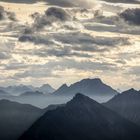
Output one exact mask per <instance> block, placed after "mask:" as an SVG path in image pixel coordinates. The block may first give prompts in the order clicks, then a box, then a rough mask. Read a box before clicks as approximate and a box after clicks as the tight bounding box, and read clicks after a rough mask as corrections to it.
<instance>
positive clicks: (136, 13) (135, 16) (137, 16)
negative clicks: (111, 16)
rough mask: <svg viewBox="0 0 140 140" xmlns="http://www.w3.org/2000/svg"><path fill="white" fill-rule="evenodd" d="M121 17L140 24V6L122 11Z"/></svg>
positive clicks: (131, 22)
mask: <svg viewBox="0 0 140 140" xmlns="http://www.w3.org/2000/svg"><path fill="white" fill-rule="evenodd" d="M120 17H121V18H123V19H124V20H125V21H127V22H128V23H130V24H134V25H140V8H136V9H126V10H125V11H123V12H122V13H120Z"/></svg>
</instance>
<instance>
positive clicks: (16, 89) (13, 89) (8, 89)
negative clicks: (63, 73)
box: [0, 84, 55, 95]
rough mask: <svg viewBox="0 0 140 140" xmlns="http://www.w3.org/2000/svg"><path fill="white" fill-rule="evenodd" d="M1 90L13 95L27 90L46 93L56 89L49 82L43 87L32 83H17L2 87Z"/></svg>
mask: <svg viewBox="0 0 140 140" xmlns="http://www.w3.org/2000/svg"><path fill="white" fill-rule="evenodd" d="M0 91H3V92H6V93H9V94H11V95H20V94H21V93H25V92H35V91H39V92H43V93H44V94H49V93H53V92H54V91H55V89H54V88H52V87H51V86H50V85H49V84H44V85H42V86H41V87H34V86H31V85H22V84H21V85H15V86H8V87H0Z"/></svg>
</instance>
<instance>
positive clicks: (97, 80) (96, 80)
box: [81, 78, 103, 83]
mask: <svg viewBox="0 0 140 140" xmlns="http://www.w3.org/2000/svg"><path fill="white" fill-rule="evenodd" d="M81 82H96V83H103V82H102V80H101V79H100V78H94V79H90V78H87V79H83V80H82V81H81Z"/></svg>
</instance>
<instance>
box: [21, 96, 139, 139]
mask: <svg viewBox="0 0 140 140" xmlns="http://www.w3.org/2000/svg"><path fill="white" fill-rule="evenodd" d="M139 131H140V127H139V126H137V125H135V124H134V123H132V122H130V121H128V120H126V119H124V118H123V117H121V116H119V115H118V114H116V113H115V112H113V111H111V110H109V109H107V108H105V107H104V106H103V105H101V104H99V103H97V102H96V101H94V100H92V99H90V98H89V97H87V96H84V95H82V94H76V95H75V97H74V98H73V99H72V100H71V101H69V102H68V103H67V104H66V105H65V106H62V107H58V108H56V109H55V110H52V111H48V112H46V113H45V114H44V115H43V116H42V117H41V118H40V119H39V120H37V121H36V122H35V123H34V124H33V125H32V127H31V128H30V129H29V130H28V131H26V132H25V133H24V134H23V135H22V136H21V137H20V138H19V140H139V139H140V134H139Z"/></svg>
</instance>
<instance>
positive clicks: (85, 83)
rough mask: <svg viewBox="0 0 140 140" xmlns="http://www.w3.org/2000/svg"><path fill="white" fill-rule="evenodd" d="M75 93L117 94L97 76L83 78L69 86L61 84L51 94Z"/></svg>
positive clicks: (65, 94) (69, 94) (68, 94)
mask: <svg viewBox="0 0 140 140" xmlns="http://www.w3.org/2000/svg"><path fill="white" fill-rule="evenodd" d="M76 93H82V94H85V95H91V96H92V95H93V96H112V97H113V96H114V95H116V94H118V92H117V91H116V90H114V89H113V88H112V87H110V86H108V85H106V84H105V83H103V82H102V81H101V79H99V78H95V79H83V80H81V81H79V82H76V83H74V84H72V85H70V86H67V85H66V84H63V85H62V86H61V87H60V88H59V89H58V90H56V91H55V92H54V93H53V95H58V96H60V95H63V96H73V95H75V94H76Z"/></svg>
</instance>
